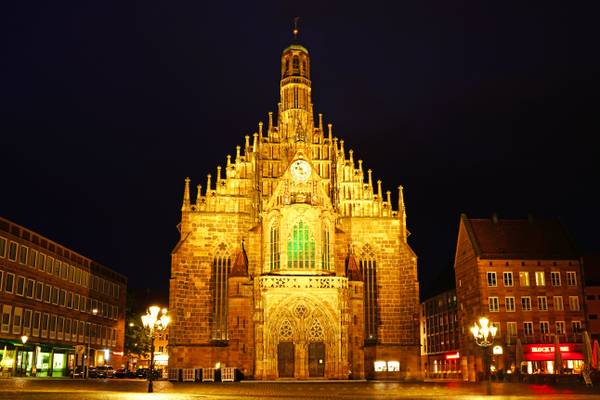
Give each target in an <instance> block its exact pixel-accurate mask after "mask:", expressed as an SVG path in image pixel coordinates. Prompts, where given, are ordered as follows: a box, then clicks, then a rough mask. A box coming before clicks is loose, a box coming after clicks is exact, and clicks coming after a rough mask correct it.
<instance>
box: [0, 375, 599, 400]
mask: <svg viewBox="0 0 600 400" xmlns="http://www.w3.org/2000/svg"><path fill="white" fill-rule="evenodd" d="M336 398H337V399H356V400H360V399H400V398H402V399H439V398H444V399H479V398H481V399H483V398H490V397H489V396H486V395H485V385H484V384H468V383H462V382H435V383H433V382H424V383H396V382H307V383H297V382H290V383H281V382H277V383H275V382H273V383H268V382H235V383H204V384H200V383H171V382H166V381H158V382H154V393H151V394H150V393H146V381H144V380H133V379H102V380H70V379H43V378H42V379H31V378H13V379H0V400H4V399H11V400H18V399H36V400H38V399H39V400H41V399H48V400H76V399H77V400H79V399H81V400H88V399H89V400H100V399H108V400H113V399H114V400H117V399H123V400H137V399H156V400H171V399H172V400H175V399H177V400H196V399H248V400H253V399H290V400H291V399H336ZM492 398H495V399H561V400H567V399H600V387H591V388H590V387H584V386H574V387H571V386H547V385H524V384H509V383H494V384H493V385H492Z"/></svg>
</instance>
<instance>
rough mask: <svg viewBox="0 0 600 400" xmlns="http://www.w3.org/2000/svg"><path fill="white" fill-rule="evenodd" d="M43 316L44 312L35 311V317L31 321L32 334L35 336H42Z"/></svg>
mask: <svg viewBox="0 0 600 400" xmlns="http://www.w3.org/2000/svg"><path fill="white" fill-rule="evenodd" d="M41 316H42V313H40V312H39V311H34V312H33V319H32V321H31V334H32V335H33V336H35V337H38V336H40V322H41V321H40V319H41Z"/></svg>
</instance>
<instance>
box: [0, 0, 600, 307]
mask: <svg viewBox="0 0 600 400" xmlns="http://www.w3.org/2000/svg"><path fill="white" fill-rule="evenodd" d="M12 3H13V4H12V5H10V7H12V8H11V9H7V8H6V7H7V5H4V6H2V7H3V10H1V11H0V30H1V32H0V33H1V37H0V41H1V43H2V47H1V51H2V52H1V56H0V113H1V115H0V138H1V141H0V143H1V144H0V151H1V154H2V155H1V157H0V167H1V171H2V178H1V182H2V183H1V186H0V187H1V189H0V190H1V192H0V215H2V216H4V217H6V218H8V219H10V220H12V221H14V222H16V223H19V224H21V225H24V226H25V227H28V228H30V229H33V230H35V231H37V232H39V233H40V234H43V235H45V236H47V237H49V238H51V239H53V240H55V241H57V242H59V243H61V244H64V245H65V246H67V247H69V248H72V249H74V250H76V251H78V252H80V253H82V254H83V255H86V256H88V257H90V258H93V259H95V260H97V261H99V262H101V263H103V264H105V265H107V266H109V267H111V268H113V269H115V270H117V271H119V272H121V273H123V274H125V275H127V276H128V277H129V285H130V287H132V288H134V289H139V290H142V291H144V290H145V289H146V288H149V289H150V291H151V293H152V294H153V296H154V297H155V298H158V299H162V300H163V301H164V302H166V299H167V296H168V277H169V269H170V251H171V250H172V249H173V247H174V245H175V244H176V243H177V240H178V233H177V230H176V225H177V223H178V222H179V219H180V208H181V201H182V192H183V182H184V178H185V177H186V176H189V177H190V178H191V179H192V185H193V187H195V185H196V184H198V183H201V184H202V185H203V186H206V174H207V173H212V174H213V175H214V174H215V171H216V166H217V165H224V163H225V160H226V158H225V157H226V155H227V154H235V146H236V145H241V144H243V140H244V139H243V137H244V135H246V134H250V135H251V134H252V133H253V132H254V131H255V130H256V129H257V128H256V126H257V123H258V122H259V121H261V120H262V121H264V122H266V121H267V113H268V112H269V111H276V106H277V101H278V97H279V67H280V61H279V58H280V55H281V51H282V50H283V49H284V48H285V47H286V46H287V45H288V44H289V43H290V42H291V21H292V20H293V17H294V16H297V15H298V16H300V28H301V43H303V44H304V45H305V46H306V47H307V48H308V49H309V51H310V54H311V61H312V79H313V102H314V105H315V113H319V112H321V113H323V114H324V119H325V123H328V122H331V123H333V128H334V135H335V136H337V137H339V138H343V139H344V140H345V142H346V150H348V149H350V148H352V149H354V151H355V159H363V160H364V167H365V169H366V168H371V169H373V171H374V172H373V174H374V179H382V180H383V186H384V190H392V195H393V201H394V202H396V196H397V189H396V188H397V186H398V185H399V184H402V185H403V186H404V188H405V199H406V207H407V217H408V224H409V230H410V231H411V236H410V238H409V243H410V244H411V245H412V247H413V248H414V249H415V251H416V253H417V255H418V256H419V274H420V280H421V292H422V295H425V296H429V295H431V294H434V293H436V292H437V291H439V290H441V289H444V288H446V287H449V286H450V285H451V284H453V283H452V281H451V278H450V277H451V276H452V275H451V271H452V268H451V266H452V262H453V256H454V248H455V243H456V234H457V230H458V222H459V217H460V213H462V212H464V213H467V215H469V216H471V217H490V216H491V215H492V213H493V212H497V213H498V215H499V216H500V217H501V218H502V217H505V218H509V217H520V218H525V217H527V214H528V213H531V214H532V215H533V216H534V217H535V216H556V217H560V218H561V219H562V220H563V221H564V223H565V224H566V226H567V228H568V229H569V230H570V232H571V234H572V236H573V237H574V238H575V240H576V242H577V243H578V245H579V246H580V248H581V249H582V251H583V252H589V251H596V250H598V249H599V248H600V246H599V242H598V238H599V236H600V235H598V228H597V227H598V226H599V225H600V216H599V215H600V212H599V211H598V205H599V204H600V196H599V195H598V194H597V192H598V189H597V187H596V186H597V185H598V171H600V168H598V166H599V165H598V164H599V163H598V156H599V153H600V150H599V148H600V147H599V142H600V141H599V140H598V135H599V132H600V129H599V125H600V124H599V123H598V119H599V112H598V110H599V107H598V106H599V102H598V94H599V93H600V91H599V87H600V85H599V83H600V82H599V81H600V79H599V78H598V74H599V71H600V61H599V58H600V56H599V51H598V48H599V45H598V38H600V34H599V32H598V22H597V15H598V13H597V12H596V10H592V9H587V8H585V7H584V6H583V4H584V2H567V1H563V2H539V3H538V2H524V1H519V2H480V1H473V2H461V1H437V2H433V1H420V2H412V3H415V4H412V5H408V4H404V3H408V2H397V3H399V4H397V5H395V6H394V7H395V8H390V6H389V5H385V6H384V5H378V3H377V2H372V1H368V2H364V1H363V2H360V3H357V4H356V6H354V5H352V3H351V2H348V1H322V2H315V3H311V2H305V1H297V2H281V1H280V2H275V3H272V4H269V5H267V4H266V3H262V2H261V3H260V5H259V3H258V2H252V1H239V2H237V3H236V2H225V1H223V2H218V1H214V2H204V1H190V2H171V1H168V2H165V1H161V2H154V1H140V2H137V3H134V2H130V1H126V0H123V1H116V2H109V1H89V2H87V1H76V2H72V3H67V2H38V3H30V2H12ZM255 3H256V4H255ZM390 3H392V2H390ZM534 3H535V4H534ZM590 3H591V2H590ZM315 117H316V115H315ZM213 185H214V183H213ZM192 196H195V194H192Z"/></svg>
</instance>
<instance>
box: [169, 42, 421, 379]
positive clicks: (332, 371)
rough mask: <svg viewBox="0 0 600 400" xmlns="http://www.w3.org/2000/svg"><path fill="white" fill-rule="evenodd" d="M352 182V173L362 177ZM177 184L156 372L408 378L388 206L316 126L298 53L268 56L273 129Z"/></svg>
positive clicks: (411, 367)
mask: <svg viewBox="0 0 600 400" xmlns="http://www.w3.org/2000/svg"><path fill="white" fill-rule="evenodd" d="M365 172H366V174H365ZM211 179H212V176H211V175H208V179H207V184H206V186H205V187H204V189H203V188H202V186H201V185H197V187H196V190H197V191H196V193H195V199H192V198H191V191H190V180H189V179H186V180H185V186H184V197H183V206H182V209H181V211H182V215H181V223H180V224H179V225H178V229H179V232H180V235H181V236H180V240H179V242H178V243H177V245H176V247H175V248H174V250H173V252H172V265H171V279H170V300H169V303H170V304H169V306H170V311H171V312H170V313H171V315H172V318H173V322H172V324H171V326H170V340H169V366H170V367H175V368H203V367H205V368H206V367H215V365H220V366H227V367H236V368H238V369H239V371H241V372H242V373H243V375H244V377H246V378H251V379H283V378H287V379H311V378H315V379H364V378H378V377H385V378H395V379H414V378H417V377H418V375H419V368H418V356H419V338H418V334H419V333H418V312H419V311H418V310H419V308H418V307H419V295H418V293H419V290H418V280H417V261H416V256H415V254H414V252H413V251H412V249H411V248H410V246H409V245H408V243H407V238H408V231H407V229H406V213H405V209H404V200H403V193H402V187H399V188H398V190H399V192H398V202H397V204H392V200H391V193H390V192H389V191H388V192H387V193H386V194H385V195H384V193H383V192H382V185H381V181H377V182H376V186H375V185H374V183H373V178H372V172H371V170H366V171H365V169H364V167H363V162H362V160H357V161H355V160H354V157H353V151H352V150H348V151H346V149H345V148H344V141H343V140H338V138H336V137H334V136H333V133H332V125H331V124H328V126H327V129H325V128H324V126H323V118H322V115H321V114H319V115H318V119H317V122H316V124H315V119H314V116H313V104H312V100H311V80H310V57H309V52H308V50H307V49H306V48H305V47H303V46H301V45H299V44H292V45H291V46H289V47H288V48H286V49H285V50H284V51H283V54H282V57H281V85H280V101H279V104H278V114H277V119H276V123H274V121H273V113H269V119H268V125H267V126H266V127H263V124H262V123H259V125H258V130H257V132H256V133H254V134H253V136H252V137H250V136H246V137H245V143H244V145H243V146H237V148H236V152H235V156H234V157H233V158H232V157H231V156H227V161H226V164H225V167H224V168H221V167H220V166H219V167H217V173H216V176H215V180H214V183H213V182H212V180H211Z"/></svg>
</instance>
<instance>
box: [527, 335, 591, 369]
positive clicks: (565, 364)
mask: <svg viewBox="0 0 600 400" xmlns="http://www.w3.org/2000/svg"><path fill="white" fill-rule="evenodd" d="M581 346H582V345H581V344H575V343H561V344H560V345H559V348H560V360H561V368H562V372H563V373H567V374H568V373H571V374H580V373H581V370H582V369H583V359H584V358H583V352H582V349H581V348H580V347H581ZM523 360H524V361H523V362H522V363H521V373H523V374H555V373H559V372H560V371H559V369H558V368H556V365H555V362H556V354H555V346H554V345H552V344H526V345H523Z"/></svg>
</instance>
